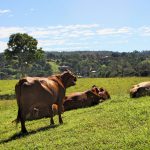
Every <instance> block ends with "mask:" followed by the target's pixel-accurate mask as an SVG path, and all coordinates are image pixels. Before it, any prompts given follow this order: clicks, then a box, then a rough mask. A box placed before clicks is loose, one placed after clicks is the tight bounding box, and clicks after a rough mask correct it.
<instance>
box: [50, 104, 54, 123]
mask: <svg viewBox="0 0 150 150" xmlns="http://www.w3.org/2000/svg"><path fill="white" fill-rule="evenodd" d="M49 112H50V125H54V120H53V110H52V106H50V109H49Z"/></svg>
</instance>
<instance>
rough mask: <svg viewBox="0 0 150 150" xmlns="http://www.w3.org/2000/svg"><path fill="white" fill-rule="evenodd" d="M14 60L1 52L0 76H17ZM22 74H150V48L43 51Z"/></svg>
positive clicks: (16, 62) (111, 75) (19, 72)
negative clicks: (65, 72)
mask: <svg viewBox="0 0 150 150" xmlns="http://www.w3.org/2000/svg"><path fill="white" fill-rule="evenodd" d="M18 64H19V63H18V61H17V60H15V59H14V60H12V61H8V60H6V59H5V57H4V55H3V53H1V54H0V79H18V78H20V77H21V73H22V72H21V71H20V68H19V65H18ZM23 66H24V67H26V68H25V75H29V76H49V75H51V74H54V73H58V72H61V71H63V70H65V69H70V70H72V71H73V72H74V73H75V74H76V75H78V76H80V77H131V76H150V51H142V52H138V51H133V52H130V53H129V52H128V53H127V52H122V53H120V52H111V51H76V52H45V57H44V58H42V59H41V60H36V61H35V62H34V63H32V64H28V66H27V65H26V64H24V65H23Z"/></svg>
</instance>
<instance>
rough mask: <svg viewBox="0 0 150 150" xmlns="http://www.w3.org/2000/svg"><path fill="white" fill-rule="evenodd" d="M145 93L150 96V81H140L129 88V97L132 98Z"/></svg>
mask: <svg viewBox="0 0 150 150" xmlns="http://www.w3.org/2000/svg"><path fill="white" fill-rule="evenodd" d="M146 95H149V96H150V81H147V82H141V83H139V84H137V85H134V86H133V87H132V88H131V89H130V97H132V98H137V97H141V96H146Z"/></svg>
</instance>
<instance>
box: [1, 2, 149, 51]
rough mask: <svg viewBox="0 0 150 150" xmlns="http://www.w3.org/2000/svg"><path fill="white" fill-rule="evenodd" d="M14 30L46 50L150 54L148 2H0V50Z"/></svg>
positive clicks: (5, 45) (3, 47) (2, 49)
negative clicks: (28, 36)
mask: <svg viewBox="0 0 150 150" xmlns="http://www.w3.org/2000/svg"><path fill="white" fill-rule="evenodd" d="M18 32H20V33H28V34H29V35H31V36H33V37H34V38H36V39H37V40H38V47H42V48H43V50H45V51H75V50H110V51H120V52H122V51H124V52H131V51H133V50H139V51H142V50H150V0H22V1H21V0H0V52H3V51H4V49H5V48H6V47H7V42H8V39H9V36H10V35H11V34H13V33H18Z"/></svg>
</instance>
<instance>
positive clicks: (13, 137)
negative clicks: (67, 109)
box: [0, 125, 59, 144]
mask: <svg viewBox="0 0 150 150" xmlns="http://www.w3.org/2000/svg"><path fill="white" fill-rule="evenodd" d="M58 126H59V125H52V126H50V125H48V126H46V127H41V128H39V129H37V130H32V131H30V132H28V133H22V132H19V133H15V134H14V135H12V136H11V137H9V138H8V139H4V140H1V141H0V144H4V143H7V142H10V141H13V140H17V139H20V138H22V137H26V136H29V135H31V134H35V133H37V132H41V131H45V130H48V129H51V128H56V127H58Z"/></svg>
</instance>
